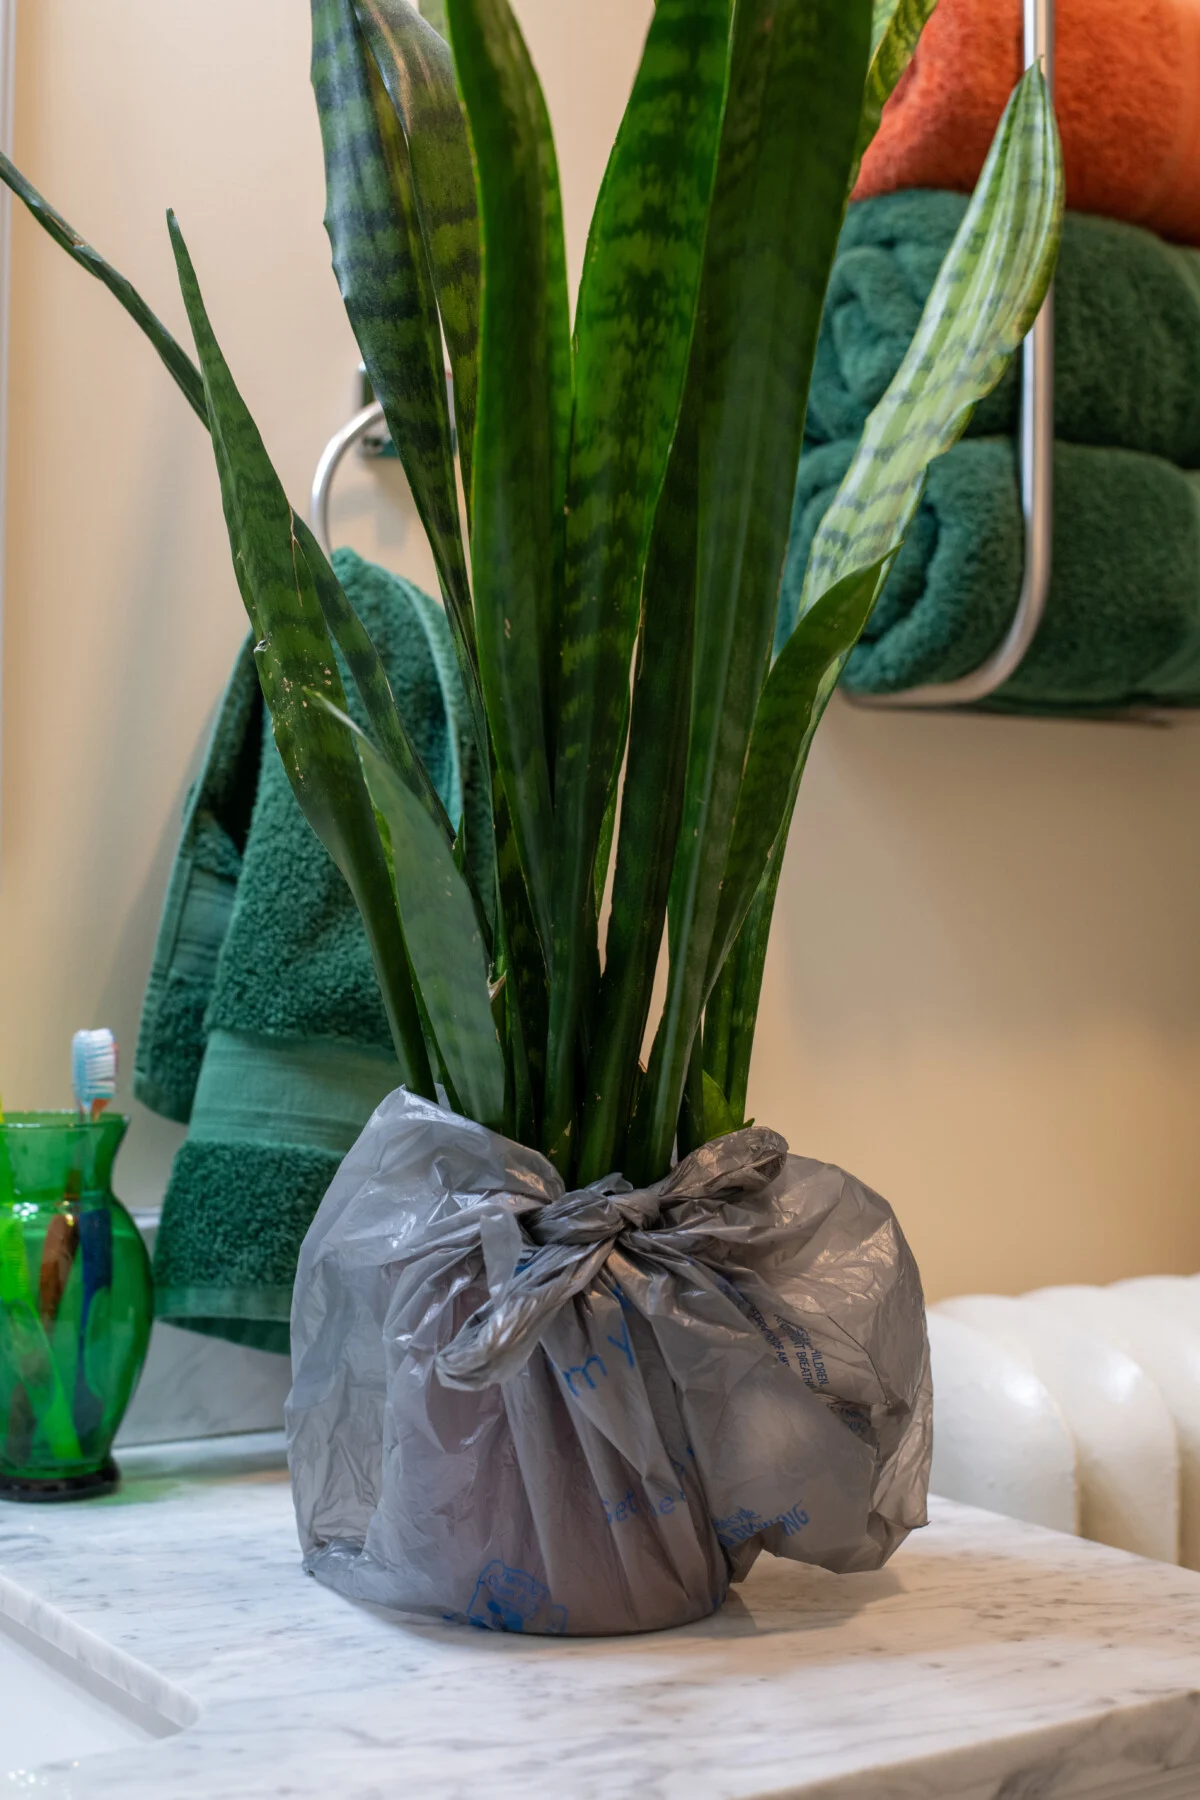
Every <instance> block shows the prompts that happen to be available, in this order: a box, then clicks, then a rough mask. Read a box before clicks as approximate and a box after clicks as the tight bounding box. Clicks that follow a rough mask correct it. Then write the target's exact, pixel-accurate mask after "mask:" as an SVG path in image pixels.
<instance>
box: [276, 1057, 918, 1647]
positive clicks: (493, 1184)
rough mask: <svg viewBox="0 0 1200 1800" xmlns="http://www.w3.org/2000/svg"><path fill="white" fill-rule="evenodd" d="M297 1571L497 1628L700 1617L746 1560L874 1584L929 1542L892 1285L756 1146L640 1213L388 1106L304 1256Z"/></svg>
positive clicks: (913, 1389) (767, 1143)
mask: <svg viewBox="0 0 1200 1800" xmlns="http://www.w3.org/2000/svg"><path fill="white" fill-rule="evenodd" d="M292 1357H293V1371H294V1384H293V1387H292V1392H291V1396H290V1398H289V1401H288V1407H287V1426H288V1441H289V1461H290V1465H291V1472H292V1486H293V1492H294V1497H295V1503H296V1515H297V1522H298V1526H299V1532H300V1539H301V1543H302V1546H303V1549H304V1553H305V1567H306V1568H308V1569H309V1570H310V1571H311V1573H313V1574H314V1575H316V1576H317V1577H318V1579H320V1580H321V1581H323V1582H325V1583H326V1584H327V1585H329V1586H330V1587H333V1588H336V1589H338V1590H339V1591H340V1592H342V1593H344V1594H347V1595H350V1596H352V1597H353V1598H355V1599H358V1600H366V1601H373V1602H376V1603H377V1604H380V1605H383V1606H388V1607H394V1608H399V1609H401V1610H403V1611H406V1612H410V1613H417V1614H424V1615H427V1616H432V1617H435V1618H439V1619H442V1618H448V1619H454V1620H460V1621H462V1622H464V1623H466V1622H469V1623H472V1624H476V1625H483V1626H488V1627H491V1628H493V1629H500V1630H516V1631H532V1632H544V1633H567V1634H586V1635H593V1634H605V1633H614V1632H631V1631H649V1630H653V1629H656V1628H658V1627H661V1626H667V1625H682V1624H685V1623H688V1622H689V1621H691V1620H694V1619H699V1618H703V1617H705V1616H706V1615H707V1614H708V1613H710V1612H712V1611H714V1610H715V1609H716V1608H717V1607H718V1606H720V1604H721V1602H722V1601H723V1600H724V1598H725V1595H726V1593H727V1591H728V1586H729V1583H730V1581H731V1580H733V1581H736V1580H739V1579H740V1578H741V1577H743V1576H744V1575H745V1574H746V1573H747V1571H748V1570H749V1568H750V1566H751V1564H752V1563H753V1562H754V1560H755V1558H756V1557H757V1555H758V1553H759V1551H760V1550H770V1551H773V1552H774V1553H775V1554H776V1555H778V1556H787V1557H791V1558H794V1559H795V1560H797V1561H800V1562H808V1563H816V1564H819V1565H820V1566H821V1567H823V1568H826V1569H833V1570H839V1571H852V1570H861V1569H875V1568H878V1567H879V1566H880V1565H881V1564H882V1563H883V1562H885V1561H886V1560H887V1558H888V1557H889V1556H890V1555H891V1553H892V1551H893V1550H895V1548H896V1546H897V1545H898V1544H899V1543H900V1542H901V1541H902V1540H903V1539H904V1537H905V1536H906V1535H907V1533H908V1532H909V1531H911V1530H912V1529H914V1528H915V1527H917V1526H920V1525H923V1524H924V1523H925V1497H926V1489H927V1483H928V1474H929V1462H930V1449H931V1429H930V1421H931V1392H930V1379H929V1349H928V1343H927V1339H926V1335H925V1309H924V1302H923V1298H922V1294H921V1285H920V1279H919V1276H918V1274H917V1268H916V1264H915V1262H914V1261H913V1257H912V1254H911V1252H910V1250H909V1248H908V1245H907V1244H906V1242H905V1240H904V1237H903V1235H902V1233H901V1231H900V1228H899V1226H898V1225H897V1223H896V1220H895V1217H894V1215H893V1213H892V1211H891V1208H890V1207H889V1206H888V1205H887V1203H886V1202H885V1201H883V1200H881V1199H880V1198H879V1196H878V1195H877V1194H874V1193H872V1192H871V1191H870V1189H869V1188H866V1187H864V1186H863V1185H862V1184H861V1183H860V1182H858V1181H856V1180H855V1179H854V1178H853V1176H850V1175H846V1174H844V1173H843V1172H842V1171H841V1170H840V1169H836V1168H833V1167H831V1166H829V1165H827V1164H823V1163H817V1162H809V1161H807V1160H805V1159H804V1158H802V1157H798V1156H789V1155H788V1151H787V1145H786V1144H785V1142H784V1140H783V1139H782V1138H781V1137H779V1136H778V1135H777V1134H776V1133H775V1132H773V1131H766V1130H762V1129H760V1128H751V1129H747V1130H745V1131H740V1132H737V1133H735V1134H732V1135H731V1136H729V1137H724V1138H719V1139H717V1140H716V1141H715V1142H713V1143H711V1144H706V1145H705V1146H704V1147H703V1148H702V1149H700V1150H698V1151H696V1152H695V1153H694V1154H693V1155H691V1156H689V1157H687V1158H686V1159H685V1160H684V1161H683V1162H681V1163H680V1164H679V1165H678V1167H677V1168H675V1169H674V1170H672V1172H671V1174H670V1175H669V1176H668V1177H667V1178H666V1179H665V1180H664V1181H662V1182H660V1183H658V1184H657V1185H656V1186H654V1187H652V1188H647V1189H645V1190H642V1191H640V1192H634V1191H632V1190H631V1189H630V1187H629V1184H628V1183H626V1182H623V1181H621V1180H619V1179H616V1178H613V1179H610V1180H609V1181H607V1182H603V1183H600V1184H598V1185H597V1186H595V1187H592V1188H585V1189H582V1190H580V1191H579V1192H577V1193H572V1194H564V1191H563V1184H562V1181H561V1180H560V1178H559V1176H558V1175H557V1173H556V1172H555V1170H554V1169H553V1167H552V1166H551V1164H550V1163H548V1162H547V1161H546V1160H545V1159H544V1158H543V1157H541V1156H539V1155H538V1154H537V1153H536V1152H534V1151H532V1150H527V1149H523V1148H522V1147H521V1146H520V1145H518V1144H514V1143H510V1142H509V1141H508V1140H507V1139H505V1138H502V1137H499V1136H497V1135H496V1134H495V1133H494V1132H490V1131H488V1130H486V1129H485V1128H484V1127H483V1126H481V1125H476V1124H473V1123H471V1122H470V1121H469V1120H466V1119H462V1118H459V1117H457V1116H456V1115H455V1114H453V1113H450V1112H447V1111H445V1110H443V1109H441V1108H439V1107H437V1106H435V1105H433V1104H431V1103H430V1102H428V1101H425V1100H421V1099H417V1098H415V1097H414V1096H412V1095H411V1094H409V1093H407V1092H406V1091H405V1090H403V1089H399V1090H398V1091H397V1092H395V1093H393V1094H391V1095H389V1096H388V1098H387V1099H386V1100H385V1101H384V1102H383V1103H382V1105H381V1106H380V1107H379V1108H378V1109H377V1111H376V1112H375V1114H374V1115H373V1117H372V1118H371V1120H370V1121H369V1123H368V1124H367V1126H366V1129H365V1130H364V1131H363V1133H362V1136H361V1137H360V1138H359V1140H358V1142H357V1144H356V1145H355V1146H354V1148H353V1150H351V1152H350V1154H349V1156H347V1158H346V1160H345V1162H344V1163H343V1164H342V1167H341V1169H340V1171H339V1173H338V1175H337V1177H336V1179H335V1180H334V1182H333V1185H332V1186H331V1188H330V1190H329V1192H328V1194H327V1195H326V1197H325V1200H324V1201H323V1203H322V1205H321V1208H320V1210H319V1212H318V1213H317V1216H316V1218H315V1220H314V1221H313V1224H312V1226H311V1228H310V1230H309V1232H308V1236H307V1237H306V1239H305V1241H304V1246H303V1249H302V1251H301V1255H300V1265H299V1272H298V1275H297V1279H296V1290H295V1299H294V1303H293V1312H292Z"/></svg>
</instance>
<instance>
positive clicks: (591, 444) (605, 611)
mask: <svg viewBox="0 0 1200 1800" xmlns="http://www.w3.org/2000/svg"><path fill="white" fill-rule="evenodd" d="M729 16H730V6H729V0H660V4H659V6H658V9H657V11H656V13H655V15H654V20H653V23H652V24H651V26H650V31H649V35H648V36H647V39H646V47H645V51H644V53H643V55H642V60H641V65H640V67H639V69H638V73H637V78H636V80H635V82H634V87H633V93H632V96H631V98H630V101H629V105H628V107H627V108H626V111H625V117H624V119H623V120H622V123H621V129H620V132H619V134H618V136H617V141H616V144H615V145H614V147H613V152H612V156H611V158H610V160H609V165H608V170H607V173H606V175H605V179H604V185H603V188H602V190H601V194H600V199H599V202H598V203H597V207H596V212H595V216H594V218H593V220H592V230H591V236H590V238H589V241H588V248H587V257H586V260H585V263H584V271H583V280H582V284H581V286H580V292H579V305H578V308H577V312H576V321H575V334H576V357H575V410H574V415H573V418H572V424H571V451H570V464H569V470H568V477H567V541H566V571H565V582H564V590H565V591H564V597H563V605H562V612H561V622H560V650H559V658H560V670H561V674H560V679H559V683H558V702H559V705H558V724H557V732H556V740H557V759H556V773H555V783H554V806H555V817H554V828H555V829H554V842H555V859H554V937H553V950H552V956H551V984H550V1044H549V1051H548V1071H547V1084H548V1086H547V1139H548V1142H549V1144H550V1146H551V1150H552V1154H553V1153H554V1152H553V1147H554V1146H555V1145H556V1144H557V1143H558V1142H559V1140H560V1139H561V1138H562V1137H563V1136H564V1134H565V1133H567V1132H569V1131H570V1129H571V1127H572V1124H573V1121H574V1116H575V1109H576V1086H577V1080H578V1066H579V1042H578V1040H579V1029H580V1017H581V1009H582V1007H583V1003H584V983H585V979H586V966H587V958H588V943H587V929H586V926H587V909H588V905H589V896H590V894H591V885H592V877H593V870H594V866H595V860H596V851H597V847H598V844H599V839H600V831H601V825H602V821H603V818H604V813H605V809H606V806H607V804H608V799H609V795H610V792H611V790H612V786H613V783H614V782H615V780H616V775H617V768H618V765H619V763H620V758H621V734H622V730H623V727H624V723H625V720H626V717H627V715H628V706H629V664H630V658H631V655H632V652H633V643H634V637H635V634H636V631H637V621H638V600H639V594H640V589H641V578H642V568H643V565H644V563H645V559H646V547H647V543H648V541H649V537H650V527H651V524H652V522H653V519H654V512H655V507H656V505H657V502H658V495H659V490H660V488H661V486H662V480H663V475H664V472H665V470H666V466H667V453H668V451H669V450H670V447H671V439H672V437H673V435H674V432H675V423H676V420H677V418H678V416H679V406H680V400H681V397H682V394H683V384H684V378H685V376H686V373H687V366H688V351H689V347H690V344H691V328H692V320H693V317H694V315H695V310H696V297H697V293H698V290H699V285H700V271H701V265H702V259H703V250H704V222H705V219H706V217H707V214H708V207H709V200H710V197H711V194H712V185H713V171H714V168H715V164H716V154H717V143H718V139H719V136H720V130H721V118H722V112H723V108H724V98H725V83H726V78H727V73H728V50H729Z"/></svg>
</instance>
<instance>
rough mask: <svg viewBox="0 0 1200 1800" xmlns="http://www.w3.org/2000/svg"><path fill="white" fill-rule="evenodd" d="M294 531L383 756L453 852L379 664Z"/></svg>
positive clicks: (447, 826) (312, 542)
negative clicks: (414, 796)
mask: <svg viewBox="0 0 1200 1800" xmlns="http://www.w3.org/2000/svg"><path fill="white" fill-rule="evenodd" d="M295 531H296V537H297V540H298V542H299V544H300V548H301V549H302V551H303V552H304V558H305V561H306V562H307V563H308V567H309V570H310V571H311V574H312V577H313V582H314V584H315V586H316V591H317V598H318V600H319V602H320V606H321V611H322V613H323V614H324V617H325V623H326V625H327V626H328V628H329V631H330V633H331V635H332V637H333V641H334V643H335V644H336V645H337V647H338V649H339V650H340V651H341V653H342V655H343V656H344V657H345V659H346V666H347V668H348V669H349V671H350V674H351V676H352V677H353V679H354V685H355V687H356V688H357V689H358V692H359V696H360V698H361V699H362V703H363V710H364V711H365V713H366V715H367V721H368V723H369V725H370V728H371V730H372V731H373V732H374V733H375V739H376V741H377V743H378V744H379V746H380V749H381V752H382V754H383V755H384V756H385V757H386V759H387V761H388V762H389V763H390V764H391V766H392V768H393V769H394V770H395V772H396V774H397V775H398V776H399V777H400V779H401V780H402V781H404V782H405V783H406V785H407V786H408V787H409V788H411V789H412V791H413V793H414V794H415V795H416V796H417V798H418V799H419V800H420V802H421V805H422V806H423V807H424V808H425V811H426V812H427V813H428V814H429V817H430V818H431V819H432V821H433V822H434V824H435V825H436V826H437V828H438V830H439V831H440V832H441V834H442V836H443V838H444V839H445V841H446V843H447V844H448V845H450V846H451V847H453V844H454V836H455V833H454V826H453V825H452V824H451V822H450V818H449V815H448V814H447V812H446V809H445V807H444V806H443V804H442V800H441V796H440V795H439V793H438V791H437V788H436V787H435V786H434V784H433V782H432V781H431V780H430V777H429V773H428V771H427V769H426V768H425V765H424V763H423V762H422V761H421V757H420V754H419V752H418V751H417V748H416V746H415V745H414V743H413V741H412V738H411V737H410V736H409V733H408V728H407V727H406V725H405V723H404V720H403V719H402V718H401V717H400V712H399V709H398V708H397V706H396V699H395V695H394V694H393V693H392V685H391V682H390V681H389V680H388V677H387V671H386V669H385V668H384V666H383V658H382V657H381V656H380V654H379V652H378V650H377V649H376V648H375V645H374V643H373V642H372V640H371V635H370V633H369V632H368V631H367V628H366V626H365V625H364V624H363V622H362V620H361V619H360V618H359V616H358V614H357V613H356V612H355V610H354V608H353V606H351V604H350V601H349V600H348V598H347V597H346V593H345V590H344V589H343V587H342V584H341V582H340V581H339V580H338V578H337V576H336V575H335V574H334V572H333V569H332V568H331V566H330V564H329V562H328V561H327V559H326V557H325V554H324V552H323V551H322V549H321V547H320V545H319V544H318V543H317V540H316V539H315V538H314V536H313V534H312V532H311V531H310V530H309V528H308V526H307V525H305V524H304V523H303V521H302V520H300V519H297V520H296V521H295Z"/></svg>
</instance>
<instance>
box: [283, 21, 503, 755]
mask: <svg viewBox="0 0 1200 1800" xmlns="http://www.w3.org/2000/svg"><path fill="white" fill-rule="evenodd" d="M312 23H313V53H312V81H313V90H314V92H315V94H316V97H317V112H318V114H319V116H320V121H321V139H322V142H323V144H324V148H325V225H326V229H327V230H328V232H329V241H330V244H331V246H332V250H333V266H334V271H335V273H336V275H337V278H338V286H339V287H340V289H341V293H342V298H343V300H344V301H345V304H346V311H347V313H348V315H349V318H350V323H351V325H352V326H353V328H354V335H355V337H356V338H357V340H358V347H359V349H360V350H361V352H362V358H363V361H364V363H365V364H366V367H367V374H368V375H369V376H370V378H371V386H372V387H373V388H374V390H375V393H376V396H377V397H378V399H379V402H380V404H381V405H382V407H383V410H384V414H385V416H386V418H387V423H388V430H389V431H390V432H391V435H392V442H393V443H394V444H395V446H396V450H397V452H398V453H399V456H400V460H401V462H402V463H403V465H404V473H405V475H406V476H407V477H408V482H409V486H410V487H411V488H412V494H413V499H414V501H415V502H416V506H417V511H418V512H419V513H420V516H421V522H422V524H423V525H424V527H425V530H426V532H427V534H428V536H429V542H430V547H431V548H432V550H433V555H434V561H435V562H436V564H437V571H438V578H439V580H440V581H441V584H442V593H443V595H444V596H445V600H446V611H447V614H448V616H449V619H450V624H451V627H452V630H453V633H454V640H455V648H456V650H457V652H458V658H459V667H460V670H461V672H462V676H463V684H464V687H465V688H466V692H467V699H468V704H469V705H470V707H471V712H472V719H473V723H474V727H475V736H476V742H477V744H478V746H479V750H480V754H481V756H482V757H483V759H484V766H486V744H487V732H486V726H485V724H484V717H483V707H482V702H481V699H480V696H479V690H478V677H477V672H476V667H475V630H474V624H473V621H472V617H471V598H470V586H469V582H468V579H467V566H466V560H465V556H464V552H463V543H462V534H461V531H460V529H459V517H458V487H457V481H456V477H455V473H454V457H453V453H452V451H451V446H450V413H449V407H448V403H447V399H446V377H445V364H444V360H443V356H442V338H441V327H440V325H439V321H438V310H437V300H436V295H435V291H434V285H433V277H432V275H431V273H430V270H429V264H428V261H427V259H426V254H425V241H424V238H423V237H422V235H421V226H420V219H419V216H418V211H417V203H416V196H415V194H414V192H413V180H412V167H411V164H410V160H409V154H408V144H407V142H406V141H405V137H404V133H403V131H402V130H401V127H400V121H399V119H398V118H397V116H396V112H395V109H394V107H393V106H392V103H391V101H390V99H389V98H388V94H387V90H386V89H385V87H384V85H383V79H382V77H381V75H380V74H379V71H378V69H377V68H376V65H375V62H374V60H373V58H372V57H371V55H370V53H369V51H368V50H367V46H366V43H365V41H364V39H363V35H362V32H361V31H360V29H359V26H358V21H357V18H356V15H355V11H354V0H312Z"/></svg>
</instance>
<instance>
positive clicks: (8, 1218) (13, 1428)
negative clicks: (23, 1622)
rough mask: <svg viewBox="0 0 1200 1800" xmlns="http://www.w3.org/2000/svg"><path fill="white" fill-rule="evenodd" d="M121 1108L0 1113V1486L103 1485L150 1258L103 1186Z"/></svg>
mask: <svg viewBox="0 0 1200 1800" xmlns="http://www.w3.org/2000/svg"><path fill="white" fill-rule="evenodd" d="M128 1126H129V1120H128V1119H125V1118H122V1117H121V1116H120V1115H119V1114H115V1113H113V1114H110V1113H103V1114H101V1116H100V1117H99V1118H97V1119H95V1120H84V1119H82V1118H80V1116H79V1114H78V1113H74V1112H40V1113H8V1114H7V1115H6V1116H5V1118H4V1120H3V1123H0V1498H2V1499H6V1500H74V1499H81V1498H83V1497H85V1496H89V1495H94V1494H101V1493H107V1492H109V1491H110V1490H111V1489H112V1488H114V1487H115V1486H116V1483H117V1468H116V1464H115V1463H114V1462H113V1459H112V1444H113V1439H114V1438H115V1437H116V1435H117V1428H118V1426H119V1425H120V1423H121V1420H122V1418H123V1417H124V1414H125V1409H126V1407H127V1406H128V1405H129V1401H130V1398H131V1397H132V1394H133V1390H134V1388H135V1387H136V1386H137V1380H138V1376H139V1375H140V1374H141V1372H142V1364H143V1362H144V1361H145V1359H146V1346H147V1344H148V1343H149V1340H150V1326H151V1323H152V1321H153V1316H154V1287H153V1282H152V1279H151V1275H150V1260H149V1257H148V1256H147V1255H146V1247H145V1245H144V1244H143V1242H142V1238H141V1234H140V1232H139V1231H138V1228H137V1226H136V1225H135V1224H134V1222H133V1220H132V1219H131V1218H130V1216H129V1214H128V1213H127V1212H126V1210H125V1208H124V1207H123V1206H122V1205H121V1202H120V1201H119V1200H118V1199H117V1198H116V1196H115V1194H114V1193H113V1191H112V1167H113V1161H114V1159H115V1157H116V1154H117V1150H118V1148H119V1146H120V1143H121V1140H122V1138H123V1137H124V1136H125V1132H126V1130H127V1129H128Z"/></svg>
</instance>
